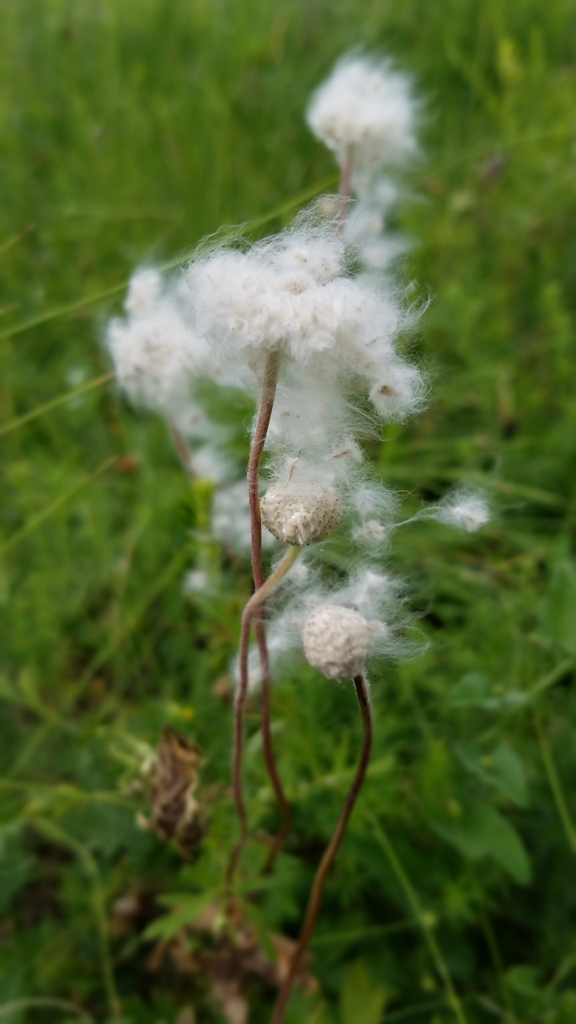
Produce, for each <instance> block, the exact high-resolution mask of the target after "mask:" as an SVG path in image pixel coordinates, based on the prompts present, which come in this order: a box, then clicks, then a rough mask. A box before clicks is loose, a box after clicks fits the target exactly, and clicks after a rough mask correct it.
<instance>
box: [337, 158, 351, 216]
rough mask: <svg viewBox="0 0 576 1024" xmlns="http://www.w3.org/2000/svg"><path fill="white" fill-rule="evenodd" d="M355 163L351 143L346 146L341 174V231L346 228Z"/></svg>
mask: <svg viewBox="0 0 576 1024" xmlns="http://www.w3.org/2000/svg"><path fill="white" fill-rule="evenodd" d="M353 164H354V146H352V145H351V144H350V145H348V146H346V150H345V152H344V160H343V162H342V174H341V176H340V189H339V192H338V195H339V196H340V209H339V211H338V224H339V228H340V233H342V231H343V230H344V221H345V220H346V209H347V207H348V200H349V199H350V189H351V187H352V167H353Z"/></svg>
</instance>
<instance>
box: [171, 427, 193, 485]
mask: <svg viewBox="0 0 576 1024" xmlns="http://www.w3.org/2000/svg"><path fill="white" fill-rule="evenodd" d="M168 429H169V430H170V433H171V435H172V440H173V441H174V445H175V447H176V451H177V452H178V455H179V456H180V461H181V463H182V465H183V467H184V469H185V470H186V472H187V474H188V476H190V477H195V476H196V470H195V469H194V462H193V459H192V452H191V451H190V449H189V447H188V444H187V443H186V439H185V437H184V435H183V434H182V433H181V431H180V430H179V429H178V427H177V426H175V424H174V423H172V422H171V421H169V422H168Z"/></svg>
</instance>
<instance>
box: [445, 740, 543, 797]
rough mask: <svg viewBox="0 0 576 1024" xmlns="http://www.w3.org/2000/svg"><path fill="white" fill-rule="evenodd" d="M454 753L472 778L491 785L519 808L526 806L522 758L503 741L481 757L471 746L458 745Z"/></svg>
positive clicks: (525, 785) (526, 795) (526, 786)
mask: <svg viewBox="0 0 576 1024" xmlns="http://www.w3.org/2000/svg"><path fill="white" fill-rule="evenodd" d="M454 752H455V754H456V756H457V757H458V760H459V761H460V763H461V764H462V765H463V766H464V767H465V768H466V769H467V770H468V771H469V772H471V773H472V774H473V775H474V776H475V777H476V778H478V779H481V780H482V782H485V783H487V784H488V785H490V786H494V787H496V788H497V789H499V790H500V791H501V792H502V793H504V794H505V795H506V796H507V797H508V798H509V799H510V800H513V801H514V803H515V804H518V806H519V807H526V806H527V805H528V784H527V781H526V773H525V771H524V766H523V764H522V761H521V760H520V758H519V757H518V755H517V753H516V752H515V751H514V750H513V749H512V747H510V746H508V744H507V743H504V742H502V743H500V744H499V745H498V746H497V747H495V749H494V750H493V751H492V752H491V753H489V754H485V755H483V756H481V755H480V754H479V753H478V752H477V751H476V750H474V748H473V747H472V746H469V745H465V744H458V745H457V746H456V747H455V748H454Z"/></svg>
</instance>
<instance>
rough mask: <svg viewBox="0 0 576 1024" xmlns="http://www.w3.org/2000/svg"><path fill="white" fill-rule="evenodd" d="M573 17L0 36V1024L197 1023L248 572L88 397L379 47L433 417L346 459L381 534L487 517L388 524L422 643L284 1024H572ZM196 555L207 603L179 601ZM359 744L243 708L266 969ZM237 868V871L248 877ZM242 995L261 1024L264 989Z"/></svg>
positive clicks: (20, 30)
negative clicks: (417, 151) (158, 818)
mask: <svg viewBox="0 0 576 1024" xmlns="http://www.w3.org/2000/svg"><path fill="white" fill-rule="evenodd" d="M573 19H574V13H573V5H572V4H570V3H568V0H551V2H550V3H548V4H545V5H542V4H541V3H536V0H521V2H520V0H486V2H484V3H482V4H476V3H474V2H473V0H458V2H456V0H444V2H443V3H441V4H424V3H416V0H390V2H388V3H386V4H383V3H377V2H376V0H359V2H356V3H350V2H349V0H314V2H310V3H304V2H303V0H299V2H296V0H278V2H276V3H274V4H270V3H268V2H265V0H246V2H243V3H242V2H239V3H234V2H232V0H195V2H188V3H184V2H183V0H172V2H169V0H136V2H134V3H131V4H127V3H122V2H121V0H99V2H98V3H92V4H89V3H81V2H72V0H17V2H16V0H12V2H11V0H5V3H4V4H3V5H2V35H3V40H2V47H1V51H0V76H1V81H2V89H1V91H0V95H1V99H0V142H1V149H2V154H3V160H2V176H1V184H0V194H1V195H2V203H1V207H0V266H1V275H0V280H1V288H2V295H1V297H0V314H1V318H0V439H1V441H2V468H3V486H2V495H3V501H2V510H1V518H0V530H1V534H0V538H1V539H0V545H1V547H0V557H1V562H0V604H1V615H0V623H1V625H0V630H1V650H0V702H1V705H2V706H1V715H0V854H1V857H0V912H1V923H0V1021H6V1022H8V1024H24V1022H28V1021H30V1022H34V1024H36V1022H37V1024H43V1022H46V1024H51V1022H55V1024H70V1022H72V1021H78V1020H83V1021H93V1022H94V1021H97V1022H98V1024H112V1022H119V1021H120V1020H122V1021H124V1022H131V1024H161V1022H162V1024H164V1022H165V1024H192V1022H193V1021H194V1020H196V1021H197V1024H216V1022H223V1021H225V1020H227V1019H228V1020H231V1019H233V1018H230V1017H228V1018H226V1017H225V1016H222V1011H218V1010H217V1009H216V1004H215V1002H214V999H213V995H211V991H210V984H209V980H208V981H207V980H206V979H209V977H210V972H209V971H207V970H205V971H204V975H205V977H204V980H202V979H201V978H200V977H199V976H198V973H197V969H196V967H195V961H194V957H193V956H192V953H191V950H193V948H194V944H195V943H196V944H198V943H199V941H200V940H199V938H198V936H197V935H196V936H194V935H193V934H192V932H191V930H190V926H191V923H193V922H194V921H195V920H196V919H197V918H198V915H199V913H200V912H201V910H202V909H204V910H205V911H206V908H207V907H208V905H209V904H210V902H211V900H213V899H214V896H215V894H216V893H217V891H218V888H219V886H220V883H221V877H222V872H223V870H224V867H225V864H226V858H227V854H228V852H229V850H230V846H231V844H232V842H233V841H234V838H235V836H236V823H235V819H234V814H233V807H232V802H231V799H230V794H229V790H228V786H229V777H230V775H229V772H230V736H231V713H230V707H229V705H228V704H227V703H226V700H225V699H223V697H222V694H223V693H224V691H225V688H224V687H223V685H222V678H223V676H224V675H225V674H226V672H227V669H228V665H229V661H230V658H231V656H232V654H233V652H234V650H235V647H236V644H237V633H238V621H239V614H240V610H241V608H242V604H243V601H244V600H245V599H246V597H247V595H248V594H249V591H250V574H249V566H248V565H247V564H239V563H238V562H237V561H235V562H233V561H231V560H230V558H229V557H228V556H227V554H226V552H225V551H224V550H222V549H221V547H220V546H219V545H216V544H214V543H211V544H209V543H208V542H206V540H205V538H204V536H203V528H204V525H205V522H206V516H207V512H208V508H209V502H210V494H209V492H208V491H207V489H206V487H205V486H203V485H201V484H195V485H191V484H190V482H189V481H188V480H187V479H186V477H185V476H184V474H183V473H182V472H181V470H180V468H179V466H178V464H177V460H176V458H175V456H174V453H173V451H172V448H171V445H170V440H169V438H168V436H167V433H166V431H165V428H164V427H163V426H162V424H161V423H159V422H158V421H157V420H155V419H154V418H152V417H146V416H144V415H140V414H137V413H135V412H134V411H132V410H131V409H130V408H129V407H128V406H127V405H126V404H125V403H124V402H123V401H122V400H121V399H120V397H119V396H118V394H117V392H116V390H115V387H114V385H113V384H112V383H110V381H109V380H102V378H103V376H104V375H106V374H107V372H108V370H109V367H108V363H107V360H106V358H105V356H104V354H103V352H102V349H101V346H100V345H99V336H100V334H101V331H102V325H103V323H104V321H105V319H106V318H107V317H108V316H109V315H110V314H111V313H112V312H114V311H115V310H116V309H117V308H118V301H119V299H120V298H121V296H122V292H123V289H124V285H125V281H126V279H127V277H128V275H129V274H130V272H131V270H132V269H133V267H134V266H135V265H137V264H138V263H140V262H142V261H145V260H153V261H155V262H158V263H162V262H166V263H168V262H171V261H178V260H179V259H180V258H182V257H183V256H184V255H185V254H186V253H187V252H189V251H190V250H191V249H192V248H193V247H194V246H195V244H196V243H197V242H198V241H199V240H200V239H201V238H202V237H203V236H204V235H206V234H208V233H210V232H214V231H216V230H217V229H218V228H219V227H220V226H221V225H223V224H231V223H239V222H249V223H248V228H247V230H248V231H249V232H250V233H251V234H252V235H253V236H254V237H256V236H257V235H258V233H262V232H265V231H269V230H271V229H273V228H275V227H277V226H279V225H281V224H283V223H286V222H287V221H288V220H289V219H290V217H291V216H292V214H293V212H294V210H296V209H297V208H298V206H299V205H301V204H302V203H303V202H304V201H305V199H306V198H307V197H310V196H311V195H313V194H315V193H316V192H319V191H322V190H326V189H329V188H332V187H334V183H335V181H336V176H335V172H334V166H333V164H332V162H331V159H330V156H329V154H328V153H327V152H324V151H323V149H322V148H321V147H320V146H319V145H318V144H317V143H316V142H315V141H314V139H313V138H312V137H311V136H310V135H309V133H308V132H307V130H306V128H305V126H304V124H303V118H302V112H303V109H304V107H305V104H306V100H307V97H308V95H309V93H310V90H311V89H312V87H313V86H314V85H315V84H316V83H317V82H319V81H320V80H321V78H322V76H323V75H324V74H325V73H326V72H327V70H328V69H329V67H330V66H331V64H332V62H333V60H334V59H335V58H336V57H337V56H339V55H340V54H341V53H342V52H343V51H344V50H346V49H348V48H349V47H350V45H355V44H360V45H364V46H367V47H369V48H372V47H375V48H380V49H382V50H384V51H386V52H388V53H390V54H392V55H394V56H395V57H396V58H397V60H398V63H399V65H400V66H401V67H402V68H405V69H406V70H409V71H411V72H412V73H413V74H414V75H415V77H416V79H417V82H418V86H419V90H420V93H421V95H422V96H423V97H424V98H425V101H426V110H427V115H426V119H425V131H424V144H423V155H422V159H421V161H420V163H419V165H418V167H417V168H416V169H415V171H414V172H413V174H412V176H411V180H410V182H409V195H408V197H407V199H406V201H405V202H404V204H403V206H402V209H401V211H400V214H399V223H400V227H401V229H402V230H403V231H404V232H405V233H407V234H408V235H410V236H411V237H412V238H413V239H414V240H415V243H416V244H415V247H414V249H413V252H412V254H411V256H410V257H409V259H408V261H407V263H406V266H405V274H406V277H407V279H408V280H414V281H415V282H416V285H415V291H414V297H415V300H416V301H421V300H422V299H426V298H428V297H429V296H430V297H431V298H432V302H431V305H430V308H429V310H428V312H427V313H426V315H425V317H424V318H423V319H422V321H421V324H420V328H419V336H418V338H417V345H418V348H419V350H420V352H421V354H422V357H423V360H424V362H425V363H426V364H427V365H428V367H429V368H430V369H431V371H432V394H431V401H430V405H429V408H428V410H427V412H426V413H425V414H424V415H422V416H420V417H418V418H417V419H416V420H414V422H413V423H411V424H410V425H409V426H408V427H402V428H398V427H394V428H387V429H386V432H385V438H384V443H383V444H382V446H381V447H380V448H377V447H376V446H375V447H374V451H373V455H374V458H375V459H376V460H378V462H379V465H380V466H381V471H382V478H383V479H384V480H386V481H387V482H389V483H390V484H391V485H393V486H395V487H397V488H398V489H400V490H401V491H403V492H406V497H407V505H408V507H409V508H410V507H411V505H412V504H414V507H416V504H417V501H418V499H419V498H420V497H421V496H423V497H425V498H428V499H429V498H432V499H435V498H436V497H438V496H439V495H441V494H442V493H444V492H445V490H446V488H447V487H448V486H449V485H450V484H452V483H454V482H464V483H473V484H475V485H476V484H477V485H480V486H481V487H483V488H484V489H485V490H486V492H487V493H489V494H490V495H491V496H492V499H493V505H494V508H495V510H496V515H495V517H494V520H493V522H492V524H491V525H490V526H489V527H488V528H486V529H485V530H484V531H482V532H481V534H479V535H478V536H474V537H464V538H463V537H462V536H461V535H460V534H455V533H452V532H451V531H450V530H449V529H448V528H447V527H444V526H441V525H440V524H437V523H432V522H421V523H418V524H415V525H414V526H413V527H411V529H410V531H408V530H406V531H405V532H404V533H400V535H399V537H398V540H397V542H395V544H394V547H393V551H392V553H391V559H390V561H391V566H392V569H393V570H394V571H396V572H398V573H399V574H400V575H402V576H405V577H407V578H408V580H409V581H410V584H411V589H412V593H413V607H414V609H415V610H416V611H418V612H419V613H420V618H419V620H418V623H417V625H418V629H419V631H421V633H422V634H423V635H425V636H427V637H428V638H429V639H430V641H431V643H430V646H429V649H428V650H427V652H426V654H425V655H424V656H422V657H420V658H418V659H415V660H413V661H410V662H408V663H404V664H399V665H396V666H384V667H383V668H382V670H381V672H380V673H379V674H378V675H376V674H374V677H373V678H372V684H373V694H374V702H375V710H376V720H377V738H376V745H375V752H374V758H373V762H372V765H371V768H370V772H369V776H368V780H367V784H366V787H365V789H364V791H363V793H362V796H361V798H360V801H359V804H358V807H357V809H356V811H355V814H354V817H353V819H352V823H351V828H350V831H349V833H348V835H347V837H346V839H345V842H344V845H343V847H342V850H341V852H340V855H339V858H338V862H337V867H336V870H335V872H334V873H333V875H332V877H331V879H330V881H329V884H328V888H327V895H326V900H325V903H324V907H323V911H322V915H321V919H320V923H319V927H318V931H317V934H316V936H315V939H314V942H313V952H314V961H313V962H312V964H311V967H310V969H311V971H312V973H313V974H314V976H315V977H316V978H317V979H318V982H319V988H318V990H317V991H316V992H314V991H309V992H308V993H306V992H299V993H298V994H297V998H295V1000H294V1005H293V1006H292V1007H291V1016H290V1017H289V1020H290V1021H292V1022H293V1024H296V1022H298V1024H379V1022H380V1021H385V1022H390V1024H392V1022H396V1021H398V1022H400V1021H402V1022H404V1021H414V1022H430V1024H432V1022H433V1024H442V1022H446V1024H448V1022H452V1021H456V1020H458V1021H459V1022H460V1024H464V1022H465V1024H483V1022H490V1021H498V1020H501V1021H503V1022H506V1024H528V1022H529V1024H535V1022H542V1024H544V1022H546V1024H573V1022H574V1020H576V973H575V969H576V931H575V929H574V921H575V920H576V889H575V887H574V885H573V884H572V880H573V878H574V873H575V869H576V724H575V723H576V718H575V715H576V699H575V696H574V662H575V658H576V567H575V565H574V562H573V561H572V560H571V553H572V543H573V533H574V527H575V514H576V474H575V472H574V469H575V455H574V432H575V429H576V397H575V395H574V387H573V383H572V376H573V366H574V350H575V345H574V316H575V313H576V299H575V296H574V290H573V287H572V286H571V285H572V280H573V271H574V267H575V266H576V235H575V232H574V228H573V225H574V221H575V217H576V179H575V177H574V171H573V162H574V152H575V147H576V113H575V105H574V96H575V94H576V72H575V70H574V67H575V58H576V41H575V38H574V33H573V31H572V29H573ZM60 396H68V397H67V399H66V401H62V402H58V401H55V399H59V398H60ZM243 414H244V415H245V416H248V417H249V413H246V411H244V413H243ZM198 558H204V559H210V561H211V565H212V568H213V571H214V572H215V573H218V574H219V575H220V579H221V587H219V588H218V591H217V592H215V593H212V594H207V595H205V596H203V597H202V599H199V598H197V597H194V598H190V597H188V598H186V597H185V596H183V593H182V579H183V576H184V574H185V572H186V570H187V569H189V568H190V567H191V566H193V564H194V562H195V560H196V559H198ZM356 719H357V715H356V712H355V709H354V705H353V695H352V694H351V693H350V692H349V691H348V690H346V689H342V688H340V687H338V686H335V685H334V684H330V683H328V682H326V681H325V680H321V679H320V678H319V677H318V676H317V675H316V674H315V673H314V672H313V671H312V670H310V669H306V670H304V669H302V671H301V672H299V673H298V674H297V677H295V678H294V679H293V680H292V681H291V682H287V683H286V684H285V685H283V686H281V687H279V688H278V689H277V690H276V691H275V693H274V725H275V730H276V733H275V734H276V737H277V743H278V749H279V760H280V767H281V769H282V772H283V778H284V779H285V782H286V787H287V790H288V794H289V796H290V797H291V799H292V802H293V805H294V808H295V818H296V820H295V829H294V831H293V833H292V835H291V837H290V839H289V842H288V845H287V850H286V853H285V854H284V855H282V856H281V858H280V859H279V862H278V865H277V870H276V873H275V875H274V876H273V878H272V879H264V880H261V879H258V876H257V871H253V872H252V873H251V874H249V875H248V876H247V878H248V881H247V883H246V890H245V892H244V893H243V894H242V896H241V907H242V909H241V913H242V914H244V915H248V916H249V917H250V924H251V927H252V928H253V929H254V935H255V936H256V938H257V941H258V942H259V943H261V944H262V948H263V949H264V951H265V952H266V953H267V955H270V956H271V951H270V933H271V932H281V933H283V934H286V935H290V936H294V934H295V933H296V931H297V927H298V922H299V920H300V917H301V913H302V909H303V906H304V903H305V899H306V894H307V891H308V888H309V884H310V880H311V878H312V874H313V871H314V868H315V865H316V863H317V860H318V856H319V854H320V851H321V850H322V847H323V845H324V843H325V841H326V840H327V838H328V836H329V834H330V831H331V829H332V827H333V823H334V821H335V818H336V816H337V814H338V809H339V806H340V802H341V799H342V795H343V792H344V790H345V787H346V785H347V783H349V780H350V778H351V773H352V771H353V765H354V759H355V756H356V753H355V752H356V749H357V747H358V743H359V740H360V723H359V722H358V721H357V720H356ZM253 723H254V725H255V723H256V715H254V718H253ZM166 726H172V727H173V728H175V729H177V730H178V731H179V732H181V733H182V734H183V735H184V736H185V737H187V739H188V740H189V741H190V742H196V743H198V744H199V746H200V747H201V748H202V750H203V752H204V753H203V760H202V761H201V764H200V775H201V782H200V787H199V789H198V791H197V797H198V798H199V799H200V800H201V802H202V804H203V807H204V813H205V818H206V821H207V822H208V826H209V827H208V831H207V833H206V835H205V837H204V839H203V840H202V842H201V845H200V847H199V849H198V851H196V853H195V855H194V856H192V857H189V858H188V859H186V857H183V855H182V850H181V849H179V848H178V846H177V845H176V844H175V843H174V842H169V841H163V840H161V839H160V838H159V837H158V836H157V835H156V834H155V833H154V831H152V830H150V829H145V828H143V827H142V824H143V818H144V817H145V816H146V817H148V818H150V816H151V814H152V811H151V808H150V805H149V802H148V801H147V798H146V791H145V790H146V787H145V785H144V784H142V782H141V780H142V770H143V768H144V766H145V764H146V762H149V758H150V754H151V752H152V751H153V749H154V748H156V747H157V746H158V744H159V742H160V740H161V737H162V731H163V729H164V728H165V727H166ZM248 758H249V760H248V784H249V785H248V792H249V795H250V811H251V818H252V820H253V821H257V822H258V825H259V827H260V828H261V829H268V830H272V829H273V828H274V827H275V825H277V820H278V819H277V812H276V809H275V806H274V803H273V800H272V794H271V791H270V788H269V785H268V782H267V779H266V777H265V774H264V770H263V760H262V756H261V747H260V746H259V741H258V736H257V735H256V734H255V735H254V739H250V740H249V742H248ZM139 780H140V785H138V782H139ZM181 845H182V844H181ZM184 845H185V844H184ZM192 845H194V844H192ZM264 856H265V848H264V847H263V846H262V844H261V843H258V842H256V841H254V842H253V843H252V845H251V856H247V857H246V864H247V865H249V864H250V863H251V862H252V863H256V865H258V864H260V862H261V860H262V859H263V858H264ZM248 893H249V894H250V897H251V898H250V899H248V898H247V897H248ZM172 908H174V909H172ZM212 942H213V947H214V949H217V948H218V944H217V942H216V940H215V939H213V940H212ZM237 960H238V958H237ZM237 960H236V962H235V969H236V970H239V968H238V963H237ZM216 973H217V972H216V969H215V968H214V970H213V972H212V983H213V982H214V978H215V977H216ZM246 978H247V980H246ZM242 984H243V985H244V991H245V992H246V993H247V996H248V998H249V1001H250V1004H251V1016H250V1024H265V1022H266V1021H268V1020H269V1016H270V1008H271V1006H272V1002H273V996H274V990H273V987H272V986H270V985H267V984H266V981H262V980H258V978H256V977H255V976H252V975H250V976H249V975H248V974H246V977H244V975H243V982H242ZM192 1008H194V1011H193V1009H192ZM194 1012H195V1013H196V1017H194ZM219 1013H220V1016H219Z"/></svg>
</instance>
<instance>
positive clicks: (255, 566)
mask: <svg viewBox="0 0 576 1024" xmlns="http://www.w3.org/2000/svg"><path fill="white" fill-rule="evenodd" d="M279 367H280V356H279V354H278V353H277V352H272V353H271V354H270V355H269V356H268V360H267V363H266V367H265V370H264V384H263V387H262V401H261V404H260V412H259V414H258V421H257V423H256V429H255V431H254V437H253V440H252V448H251V451H250V459H249V462H248V497H249V502H250V527H251V559H252V576H253V578H254V588H255V590H256V591H257V590H259V589H260V588H261V587H262V585H263V583H264V569H263V566H262V523H261V518H260V495H259V486H258V485H259V481H260V460H261V458H262V452H263V450H264V444H265V442H266V435H267V433H268V427H269V425H270V419H271V416H272V409H273V407H274V399H275V397H276V386H277V383H278V370H279ZM264 614H265V612H264V607H263V605H261V607H260V610H259V614H258V616H257V617H256V619H255V622H254V632H255V634H256V644H257V646H258V652H259V655H260V665H261V668H262V703H261V716H262V742H263V747H264V760H265V761H266V768H267V770H268V775H269V776H270V781H271V783H272V787H273V789H274V792H275V794H276V799H277V800H278V803H279V804H280V809H281V811H282V825H281V827H280V831H279V833H278V835H277V837H276V839H275V842H274V846H273V849H272V851H271V856H270V858H269V859H268V863H267V865H266V869H265V870H268V871H269V870H270V869H271V867H272V865H273V863H274V859H275V857H276V854H277V853H278V851H279V850H280V848H281V847H282V844H283V842H284V839H285V837H286V836H287V834H288V832H289V831H290V829H291V827H292V811H291V810H290V805H289V803H288V800H287V799H286V794H285V793H284V788H283V786H282V783H281V781H280V776H279V774H278V768H277V766H276V759H275V757H274V748H273V744H272V727H271V706H270V705H271V700H270V693H271V680H270V660H269V658H268V649H267V646H266V631H265V627H264Z"/></svg>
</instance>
